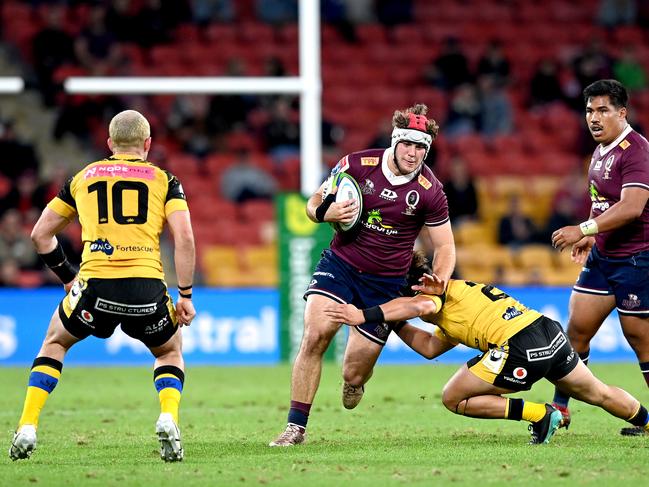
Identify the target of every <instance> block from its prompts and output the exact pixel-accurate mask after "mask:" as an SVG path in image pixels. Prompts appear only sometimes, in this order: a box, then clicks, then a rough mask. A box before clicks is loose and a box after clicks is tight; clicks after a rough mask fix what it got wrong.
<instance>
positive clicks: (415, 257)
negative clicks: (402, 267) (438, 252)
mask: <svg viewBox="0 0 649 487" xmlns="http://www.w3.org/2000/svg"><path fill="white" fill-rule="evenodd" d="M432 273H433V270H432V269H431V267H430V262H429V261H428V257H426V254H425V252H424V251H423V250H416V251H415V252H414V253H413V254H412V260H411V261H410V269H408V274H407V275H406V285H405V286H404V287H403V289H402V290H401V294H402V295H403V296H414V295H415V292H414V291H413V290H412V289H411V287H410V286H414V285H415V284H419V279H420V278H421V276H423V275H424V274H432Z"/></svg>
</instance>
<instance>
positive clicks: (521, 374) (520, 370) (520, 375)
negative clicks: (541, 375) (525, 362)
mask: <svg viewBox="0 0 649 487" xmlns="http://www.w3.org/2000/svg"><path fill="white" fill-rule="evenodd" d="M512 375H513V376H514V377H516V378H517V379H524V378H525V377H527V370H526V369H525V368H524V367H516V368H515V369H514V372H512Z"/></svg>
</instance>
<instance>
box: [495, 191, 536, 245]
mask: <svg viewBox="0 0 649 487" xmlns="http://www.w3.org/2000/svg"><path fill="white" fill-rule="evenodd" d="M536 237H537V229H536V226H535V225H534V222H532V220H531V219H530V217H528V216H527V215H525V214H524V213H523V210H522V207H521V200H520V196H519V195H517V194H513V195H511V196H510V198H509V207H508V209H507V213H505V214H504V215H503V216H502V218H501V219H500V223H499V224H498V242H499V243H500V244H502V245H509V246H511V247H515V248H516V247H520V246H521V245H525V244H529V243H533V242H535V241H536Z"/></svg>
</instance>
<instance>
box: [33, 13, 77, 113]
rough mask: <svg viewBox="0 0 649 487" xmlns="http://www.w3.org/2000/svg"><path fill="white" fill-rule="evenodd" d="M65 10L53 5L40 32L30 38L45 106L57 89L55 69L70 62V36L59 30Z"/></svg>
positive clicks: (71, 42)
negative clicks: (54, 76)
mask: <svg viewBox="0 0 649 487" xmlns="http://www.w3.org/2000/svg"><path fill="white" fill-rule="evenodd" d="M64 15H65V10H64V8H63V7H62V6H61V5H53V6H51V7H49V8H48V9H47V10H45V19H44V23H45V25H44V26H43V28H42V29H40V30H39V31H38V33H37V34H36V35H35V36H34V38H33V39H32V56H33V58H34V73H35V74H36V81H37V83H38V88H39V91H40V92H41V95H42V96H43V103H44V104H45V105H46V106H53V105H54V103H55V98H56V93H57V91H58V89H59V87H58V86H57V85H56V83H55V81H54V80H53V75H54V72H55V71H56V69H57V68H58V67H60V66H62V65H64V64H66V63H72V62H73V61H74V49H73V40H72V36H71V35H70V34H68V33H67V32H66V31H65V29H64V27H63V20H64Z"/></svg>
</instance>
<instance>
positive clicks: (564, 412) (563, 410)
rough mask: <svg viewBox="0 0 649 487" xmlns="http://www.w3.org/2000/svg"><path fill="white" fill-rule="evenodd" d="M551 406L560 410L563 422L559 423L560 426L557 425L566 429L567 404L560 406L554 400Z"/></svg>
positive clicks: (568, 422) (567, 418)
mask: <svg viewBox="0 0 649 487" xmlns="http://www.w3.org/2000/svg"><path fill="white" fill-rule="evenodd" d="M552 407H553V408H554V409H558V410H559V411H561V415H562V416H563V422H562V423H561V426H559V428H566V429H568V426H570V409H569V408H568V406H560V405H559V404H557V403H556V402H553V403H552Z"/></svg>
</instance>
